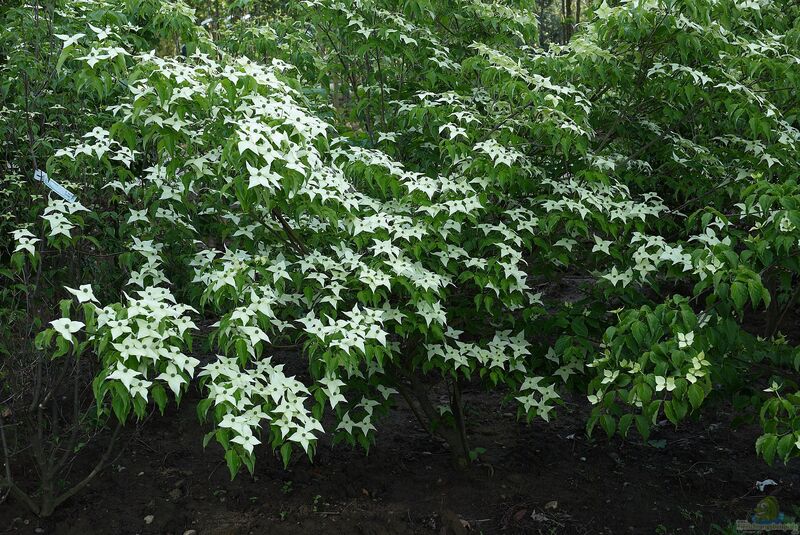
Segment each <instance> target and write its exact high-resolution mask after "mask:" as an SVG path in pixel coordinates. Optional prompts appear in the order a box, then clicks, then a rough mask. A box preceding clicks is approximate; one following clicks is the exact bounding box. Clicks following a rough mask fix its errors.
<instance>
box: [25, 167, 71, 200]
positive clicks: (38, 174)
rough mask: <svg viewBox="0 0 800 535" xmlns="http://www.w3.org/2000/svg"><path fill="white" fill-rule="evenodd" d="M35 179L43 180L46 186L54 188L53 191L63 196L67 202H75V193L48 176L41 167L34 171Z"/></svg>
mask: <svg viewBox="0 0 800 535" xmlns="http://www.w3.org/2000/svg"><path fill="white" fill-rule="evenodd" d="M33 179H34V180H39V181H41V182H42V183H43V184H44V185H45V186H47V187H48V188H50V189H51V190H53V193H55V194H56V195H58V196H59V197H61V198H62V199H64V200H65V201H67V202H75V195H74V194H73V193H70V192H69V191H68V190H67V188H65V187H64V186H62V185H61V184H59V183H58V182H56V181H55V180H53V179H51V178H50V177H48V176H47V173H45V172H44V171H42V170H41V169H37V170H36V171H34V172H33Z"/></svg>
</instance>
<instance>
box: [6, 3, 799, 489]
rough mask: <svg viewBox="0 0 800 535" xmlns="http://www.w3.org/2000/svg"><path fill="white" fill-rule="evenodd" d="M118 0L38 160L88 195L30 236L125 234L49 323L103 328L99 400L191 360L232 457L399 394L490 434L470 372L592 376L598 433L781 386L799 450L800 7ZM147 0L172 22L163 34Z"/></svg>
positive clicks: (119, 414) (307, 436)
mask: <svg viewBox="0 0 800 535" xmlns="http://www.w3.org/2000/svg"><path fill="white" fill-rule="evenodd" d="M105 4H107V5H108V6H111V7H103V8H102V9H99V10H98V11H95V12H93V14H91V15H88V16H87V20H90V21H92V24H89V23H88V22H87V26H86V27H85V28H81V29H79V30H77V31H75V33H72V34H70V35H64V36H63V38H62V37H59V39H61V40H62V41H63V47H62V49H61V51H60V57H59V60H58V63H59V69H60V71H59V72H61V73H63V74H62V76H64V77H65V78H69V79H71V80H73V81H74V83H75V87H76V90H81V91H82V92H83V93H82V94H85V95H86V98H90V97H89V96H88V94H87V93H89V92H90V94H91V95H93V96H92V97H91V98H97V99H98V101H99V102H103V107H102V110H101V112H102V115H101V118H102V119H101V120H99V121H97V124H96V125H95V126H93V128H91V129H89V128H87V129H86V131H85V133H79V134H77V137H76V138H75V139H73V140H72V142H64V143H61V144H60V145H59V146H58V147H57V148H54V150H53V151H52V152H53V153H52V157H51V158H50V159H49V160H48V162H47V166H46V167H47V172H48V173H49V175H50V176H54V177H63V178H65V179H66V178H67V177H69V178H70V179H72V180H73V181H74V182H76V183H80V181H81V180H82V178H81V177H86V178H85V179H84V180H86V181H87V182H86V183H87V185H88V182H91V185H92V187H93V189H91V190H88V189H86V190H84V189H83V188H82V189H81V194H83V193H87V194H88V193H89V192H90V191H91V193H92V195H93V196H91V197H90V196H88V195H80V201H79V202H77V201H76V202H64V201H59V200H54V199H50V201H49V202H48V203H47V207H46V208H45V209H44V210H43V212H42V216H41V218H39V219H42V220H43V221H39V219H36V220H24V219H22V220H21V221H19V222H18V223H19V224H18V226H17V227H16V228H15V229H14V230H13V234H12V237H13V240H14V251H15V252H14V256H13V257H12V261H13V262H14V263H15V264H16V265H17V267H18V269H19V270H22V271H23V272H25V270H27V269H28V268H29V265H30V266H35V263H36V262H40V259H39V257H40V255H41V252H40V251H39V249H37V244H38V245H44V244H46V245H47V246H48V247H51V246H52V247H56V248H60V249H66V248H69V247H74V246H75V245H76V243H77V242H78V241H79V240H78V236H79V235H78V234H77V231H78V230H80V233H81V234H80V236H85V239H90V237H91V238H93V242H97V244H98V247H99V248H100V250H102V247H103V243H102V241H101V240H100V238H99V237H98V236H96V235H95V236H92V234H94V233H92V232H91V230H89V229H88V227H89V225H87V223H86V221H87V217H88V216H87V215H86V214H87V213H91V214H100V213H101V212H102V213H103V214H104V216H103V217H106V218H107V219H108V220H109V221H112V222H113V223H110V224H111V226H112V228H113V229H114V230H113V235H114V236H117V237H119V238H118V239H119V241H120V242H121V244H124V246H125V247H126V248H127V249H128V252H125V253H124V254H121V255H119V264H120V266H121V267H122V268H123V273H124V275H123V278H124V280H123V281H121V282H122V292H121V293H120V295H118V296H116V299H112V300H111V301H106V302H105V305H104V306H101V303H99V302H98V299H97V298H95V296H94V293H93V289H97V288H95V286H94V285H92V281H91V280H89V281H86V280H82V281H80V282H81V283H82V285H80V286H79V287H78V288H73V286H74V285H75V284H77V282H76V283H71V284H72V285H73V286H69V287H67V288H65V289H64V292H66V294H64V295H65V296H68V297H72V299H73V300H77V301H78V302H79V303H80V305H81V306H80V310H81V314H80V315H75V314H74V312H75V311H74V310H73V308H72V306H71V304H70V302H69V301H67V302H66V304H65V305H64V306H63V307H62V317H61V318H60V319H54V320H52V321H51V322H50V326H51V329H49V330H45V331H44V332H43V333H42V334H40V337H39V342H40V346H46V347H50V346H53V347H54V351H55V355H54V356H56V357H58V356H61V355H63V354H65V353H66V352H67V351H69V350H70V348H74V349H73V350H74V351H76V352H78V351H80V352H83V351H86V350H88V349H89V348H91V351H92V352H93V353H94V355H95V356H96V358H97V360H98V362H100V363H101V366H100V370H99V372H98V373H97V375H96V376H95V379H94V383H93V387H94V394H95V397H96V400H97V402H98V406H99V407H100V409H101V411H102V410H109V409H108V407H109V406H110V407H111V409H110V410H111V411H113V414H114V415H115V417H116V418H117V419H118V420H120V421H125V420H126V419H127V418H128V417H129V415H130V413H134V414H135V415H137V416H139V417H141V416H142V415H143V414H144V413H145V411H146V407H147V404H148V403H149V402H151V401H152V402H154V403H155V404H156V405H157V406H158V407H159V408H160V409H161V410H162V412H163V410H164V407H165V405H166V403H167V400H168V398H169V397H174V398H175V399H177V400H180V398H181V397H182V396H183V395H184V394H185V392H186V390H187V389H188V388H189V385H191V384H192V383H193V382H194V383H196V384H197V385H199V387H200V389H201V391H202V392H203V395H204V398H203V399H202V400H201V401H200V402H199V403H198V407H197V412H198V415H199V416H200V418H201V419H202V420H204V421H208V422H210V424H211V425H212V430H211V431H210V433H209V435H208V437H207V440H211V439H212V438H213V439H215V440H216V441H217V442H219V443H220V444H221V445H222V446H223V447H224V449H225V451H226V460H227V462H228V466H229V468H230V470H231V473H232V474H235V473H236V472H237V471H238V470H239V469H240V468H241V466H242V465H244V466H246V467H247V468H248V469H250V470H251V471H252V470H253V466H254V462H255V454H256V452H257V451H259V449H262V448H267V449H271V450H274V451H279V452H280V454H281V456H282V458H283V460H284V462H288V459H289V457H290V455H291V454H292V451H293V449H298V450H302V451H304V452H305V453H307V454H308V455H312V454H313V452H314V449H315V447H316V444H317V441H318V440H319V439H320V437H321V436H322V435H323V434H324V433H330V434H331V435H333V436H334V438H335V440H344V441H347V442H349V443H351V444H361V445H362V446H363V447H365V448H368V447H369V445H370V444H371V443H372V442H373V440H374V439H375V422H376V419H377V418H378V417H379V416H380V415H381V414H383V413H385V412H386V411H387V410H388V408H389V407H390V405H391V404H392V403H395V402H396V401H397V398H402V399H403V400H404V401H405V402H406V403H408V404H409V406H410V407H411V408H412V410H413V411H414V414H415V415H416V416H417V418H418V419H419V420H420V422H421V423H423V424H424V425H426V426H427V427H429V429H430V430H431V431H432V433H435V434H437V435H439V436H440V437H441V438H443V439H444V440H445V441H446V442H447V443H448V444H449V445H450V447H451V448H452V450H453V452H454V455H455V456H456V457H457V458H458V459H460V460H461V461H462V462H465V461H467V460H469V459H471V458H473V459H474V457H475V453H474V452H473V451H472V450H470V448H469V446H468V443H467V436H466V435H467V431H466V426H465V415H464V398H463V396H462V388H463V385H464V384H465V383H467V382H470V383H474V384H478V383H480V384H483V385H485V386H487V387H490V388H497V389H499V390H501V391H502V392H504V393H505V394H506V395H507V400H508V401H509V402H511V403H514V404H515V405H516V407H517V410H518V414H519V416H520V417H521V418H524V419H527V420H530V419H532V418H537V417H538V418H542V419H544V420H546V421H547V420H549V419H550V418H551V417H553V416H554V414H557V410H556V407H557V406H558V405H559V404H560V403H561V402H562V401H561V398H562V395H563V393H564V392H566V391H567V390H573V391H578V392H583V393H584V394H585V395H588V399H589V402H590V403H591V404H592V405H593V411H592V415H591V418H590V421H589V422H588V428H589V430H590V431H591V430H592V429H593V428H594V427H595V426H596V425H597V424H598V423H599V424H600V425H601V426H602V428H603V429H604V430H605V431H606V432H607V433H608V434H609V435H613V434H614V433H616V432H619V433H620V434H622V435H626V434H627V433H628V432H629V430H630V429H631V426H632V424H635V428H636V429H637V430H638V432H639V433H640V434H641V435H643V436H644V437H647V435H648V433H649V430H650V427H651V426H652V425H654V424H655V423H657V422H658V421H659V420H660V419H661V418H662V416H663V417H664V418H666V419H668V420H669V421H671V422H673V423H675V424H676V425H677V424H678V423H679V422H680V421H681V420H683V419H684V418H686V417H688V416H689V415H690V414H692V413H694V412H695V411H698V410H700V409H701V407H702V406H703V405H704V403H706V402H707V400H720V399H727V398H732V399H733V400H734V402H735V404H736V405H737V407H739V406H741V407H742V408H746V407H745V405H746V406H747V407H750V408H752V409H759V408H761V419H762V424H763V426H764V429H765V434H764V436H763V437H762V438H761V439H759V442H758V449H759V451H760V452H761V453H762V454H763V455H764V457H765V458H766V459H767V460H769V461H771V460H772V458H773V457H774V456H775V454H776V452H777V454H779V456H780V457H781V458H783V459H788V458H789V457H791V456H794V455H797V454H798V453H800V428H797V429H795V427H796V425H795V418H794V416H795V412H796V410H797V403H798V402H797V398H798V396H797V394H790V395H788V396H784V395H782V394H781V392H782V391H783V389H784V388H789V389H791V390H795V389H796V386H795V385H794V384H793V383H791V382H790V381H789V380H788V379H784V377H786V376H787V372H790V371H791V369H792V368H794V369H797V366H798V364H800V359H798V358H797V356H798V353H797V350H796V348H795V347H794V346H792V344H791V343H790V341H789V340H787V338H786V337H784V336H782V335H781V334H780V329H781V326H782V324H783V319H784V316H785V315H786V313H787V311H789V310H790V309H791V307H792V305H793V304H794V301H795V299H796V296H797V290H796V287H797V285H796V283H795V282H794V281H793V276H794V274H795V273H796V272H797V271H798V267H800V266H798V264H797V255H796V252H795V250H796V248H797V247H798V246H800V242H798V238H800V236H798V235H797V233H798V230H797V227H798V225H800V222H798V220H799V219H800V217H798V211H797V203H798V201H797V199H798V195H797V191H796V190H797V186H796V184H795V181H796V179H797V176H798V167H797V161H796V157H795V155H796V153H797V149H798V142H800V133H799V132H798V130H797V117H798V115H797V109H798V102H797V101H796V98H794V96H793V95H794V94H796V90H797V82H798V75H797V72H798V70H797V64H798V63H800V59H798V56H797V50H798V46H797V45H798V31H797V29H796V28H795V27H793V26H792V21H793V20H794V19H793V16H795V15H797V13H796V11H797V7H796V6H790V5H789V3H788V2H770V3H766V2H761V3H760V2H745V3H743V2H736V1H733V0H719V1H710V0H709V1H705V0H682V1H673V0H659V1H656V0H649V1H640V0H635V1H629V2H621V3H620V4H619V5H615V6H613V7H611V6H609V5H607V4H606V3H605V2H603V3H601V4H599V5H597V6H596V8H595V10H594V15H593V17H592V18H591V20H590V21H589V22H588V23H587V24H586V25H585V27H584V28H583V29H582V31H580V32H578V33H577V34H576V36H575V37H574V38H573V40H572V41H571V42H570V43H569V44H568V45H565V46H560V47H558V46H551V47H550V48H549V49H548V50H543V49H541V48H538V47H537V46H536V20H535V18H534V16H533V15H532V14H531V13H530V12H529V11H527V10H526V9H525V8H523V7H519V6H517V5H516V2H502V3H498V2H485V1H482V0H470V1H452V2H451V1H447V2H427V1H423V0H421V1H415V2H394V1H390V0H385V1H377V0H375V1H368V0H362V1H359V2H352V3H347V2H337V1H333V0H314V1H309V2H298V3H296V5H293V6H290V7H289V8H288V10H286V11H284V12H281V13H280V15H275V16H274V17H272V18H264V17H252V18H248V19H247V20H245V19H242V20H238V21H231V23H230V26H229V27H221V28H219V29H218V34H219V36H218V37H219V44H217V43H215V42H213V41H212V39H211V37H210V36H209V35H208V34H207V33H206V32H205V31H204V30H203V29H202V28H200V27H198V26H197V25H196V24H195V23H193V22H191V20H192V12H191V10H190V9H189V8H188V7H187V6H185V5H184V4H182V3H173V2H155V1H147V2H139V3H137V2H132V3H131V2H128V3H125V4H124V5H123V3H121V2H120V3H116V2H106V3H105ZM106 9H110V10H111V11H105V10H106ZM130 10H133V13H137V14H138V16H141V17H144V18H145V20H146V21H147V22H146V26H145V27H147V28H160V29H162V30H164V29H165V30H164V31H165V33H166V34H171V35H174V36H175V37H176V39H177V40H178V42H177V43H176V44H174V45H173V44H172V43H168V42H161V43H159V46H160V47H161V48H160V49H159V48H157V49H149V48H146V47H143V46H142V45H143V44H144V43H142V42H141V41H139V40H138V39H137V38H136V37H135V33H134V28H133V27H131V25H130V22H128V21H127V20H126V18H125V17H126V16H132V13H131V11H130ZM112 13H120V14H128V15H112ZM181 50H183V53H180V52H181ZM36 215H37V217H38V213H37V214H36ZM19 217H20V218H22V217H23V215H22V214H21V215H20V216H19ZM87 230H89V232H87ZM570 281H571V282H570ZM565 283H569V284H571V285H572V286H574V287H576V288H575V289H576V292H575V295H574V296H572V297H570V298H568V299H564V298H563V296H562V295H560V294H559V293H558V292H555V291H554V288H557V287H558V286H559V285H562V284H565ZM62 293H63V292H62ZM764 309H766V312H765V314H766V315H767V317H768V318H769V319H768V325H767V326H766V327H765V328H763V329H761V331H759V332H756V329H758V327H757V326H756V325H754V324H748V323H746V318H748V317H750V316H751V315H753V314H755V313H756V312H757V311H759V310H764ZM206 319H209V321H205V320H206ZM201 320H203V321H202V322H201ZM209 323H210V324H211V325H210V326H209V327H207V329H208V349H209V350H210V352H211V354H213V355H214V357H213V358H211V359H210V360H206V361H201V360H200V359H199V358H198V356H197V355H196V354H195V355H194V356H193V353H192V348H193V339H194V338H195V337H196V335H197V334H199V333H200V329H198V325H201V324H202V325H203V326H205V325H207V324H209ZM745 327H747V328H745ZM280 346H296V347H300V348H301V349H302V350H301V352H300V353H299V354H297V355H295V356H293V357H291V358H293V359H301V360H302V362H304V363H305V362H307V368H308V378H305V376H303V377H298V376H296V375H291V374H290V373H291V372H288V371H287V363H286V362H284V359H283V358H280V359H279V358H277V357H276V354H275V348H277V347H280ZM762 372H763V375H762ZM773 381H774V384H773ZM437 382H438V383H441V385H440V387H441V389H442V390H445V389H446V391H447V397H448V398H449V403H448V404H447V405H446V406H443V407H441V406H438V403H437V402H436V399H435V396H434V395H433V394H432V393H431V386H432V384H433V383H437ZM770 385H772V386H770ZM764 387H767V388H766V391H765V389H764ZM773 396H774V397H773ZM742 400H745V401H746V403H745V404H742V403H741V402H742ZM744 412H746V411H744ZM326 414H330V415H332V416H333V420H325V419H324V418H323V417H324V416H325V415H326Z"/></svg>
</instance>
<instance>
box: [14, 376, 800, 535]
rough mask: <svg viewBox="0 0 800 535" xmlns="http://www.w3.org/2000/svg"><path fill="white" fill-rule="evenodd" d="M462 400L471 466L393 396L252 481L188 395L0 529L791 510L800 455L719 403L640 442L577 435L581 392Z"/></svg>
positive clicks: (684, 519)
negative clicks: (69, 487)
mask: <svg viewBox="0 0 800 535" xmlns="http://www.w3.org/2000/svg"><path fill="white" fill-rule="evenodd" d="M465 398H466V400H467V402H468V404H469V407H468V408H469V413H468V420H469V422H470V427H469V432H470V437H471V442H472V444H471V445H472V446H473V447H476V446H480V447H483V448H485V449H486V453H485V454H484V455H483V461H484V462H483V464H481V465H479V466H475V467H474V468H471V469H469V470H467V471H462V472H459V471H454V470H453V469H452V468H451V464H450V458H449V456H448V454H447V452H446V451H445V450H444V449H443V448H442V446H441V445H440V444H438V443H437V442H435V441H434V440H432V439H431V438H429V437H428V436H427V434H425V433H424V432H422V431H421V430H420V429H419V427H418V426H417V424H416V422H415V421H414V420H413V417H412V415H411V413H410V411H409V410H408V409H407V408H406V407H405V406H403V405H400V406H398V407H397V408H396V409H395V410H394V411H393V412H392V413H391V414H390V415H389V416H388V417H387V418H386V419H384V420H383V421H382V423H381V425H380V426H379V433H378V442H377V445H376V446H375V447H374V448H373V449H372V450H370V452H369V454H368V455H365V454H364V452H363V451H361V450H357V449H356V450H354V449H350V448H349V447H347V446H341V445H340V446H336V447H333V448H331V447H330V446H329V445H328V444H321V445H320V447H319V448H318V455H317V457H316V458H315V460H314V462H313V463H311V462H309V461H308V459H306V458H297V459H295V460H293V462H292V464H291V465H290V467H289V469H288V470H284V469H283V468H282V465H281V463H280V462H279V461H278V459H276V458H271V457H270V456H269V455H266V454H264V452H262V454H261V455H260V456H259V459H258V462H257V464H256V473H255V476H254V477H250V475H249V474H247V473H246V472H245V473H242V474H240V475H239V476H238V477H237V479H235V480H234V481H230V479H229V475H228V471H227V468H226V466H225V464H224V462H223V459H222V454H221V453H220V451H221V450H220V448H219V447H218V446H216V445H209V447H208V448H207V449H206V450H205V451H204V450H203V448H202V437H203V434H204V431H205V429H204V428H203V427H202V426H200V425H199V424H198V423H197V419H196V416H195V414H194V403H192V400H191V399H186V400H185V401H186V402H185V403H183V405H182V407H181V408H180V409H174V408H173V409H171V413H168V414H167V415H166V417H163V418H162V417H158V416H156V417H153V418H151V419H150V420H149V421H148V422H146V423H145V424H144V425H143V429H141V430H140V431H139V432H138V433H135V432H133V431H130V432H129V435H128V445H127V448H126V450H125V452H124V454H123V455H122V457H120V458H119V460H118V461H117V463H116V464H115V465H114V466H113V467H112V468H110V469H108V470H107V471H105V472H104V473H102V474H101V475H100V476H98V478H97V479H96V480H95V481H94V483H92V484H91V485H90V487H88V488H87V489H85V490H84V491H83V492H82V493H81V494H79V495H78V496H76V497H75V498H73V499H72V500H70V501H69V502H67V503H66V504H64V505H63V506H62V507H61V508H60V509H59V510H58V511H57V512H56V513H55V515H54V516H53V517H52V518H50V519H47V520H39V519H37V518H36V517H34V516H32V515H30V514H28V513H26V512H25V510H24V509H23V508H21V507H20V506H19V505H17V504H15V503H13V502H9V503H6V504H3V505H0V532H6V533H58V534H62V533H63V534H76V535H77V534H92V533H102V534H138V533H140V534H152V533H159V534H176V535H183V534H186V533H188V534H189V535H191V534H192V533H193V532H194V533H195V534H197V535H206V534H208V535H227V534H230V535H234V534H264V533H270V534H271V533H276V534H284V533H285V534H309V533H311V534H313V533H335V534H342V535H345V534H351V533H352V534H384V533H389V534H394V533H397V534H399V533H420V534H423V533H424V534H437V535H443V534H444V535H446V534H465V533H476V534H477V533H484V534H490V533H504V534H505V533H509V534H513V533H542V534H559V533H569V534H583V533H585V534H600V533H625V534H629V533H637V534H638V533H660V534H667V533H670V534H672V533H674V534H690V533H721V531H718V530H717V528H714V527H713V525H714V524H717V525H719V526H723V527H727V526H730V525H731V524H732V523H733V522H735V520H736V519H745V518H747V517H748V516H749V515H750V514H752V510H753V508H754V507H755V505H756V504H757V503H758V501H759V500H760V499H761V498H762V497H763V496H764V495H765V494H766V493H769V494H772V495H774V496H775V497H776V498H777V499H778V500H779V502H780V505H781V509H782V510H783V511H784V512H785V513H786V514H787V516H788V515H794V514H795V513H794V509H793V506H794V505H800V465H799V464H794V463H793V464H790V465H789V466H788V467H786V466H783V465H782V464H776V465H775V466H773V467H769V466H767V465H766V464H764V463H763V461H761V460H759V459H758V458H757V457H756V454H755V451H754V441H755V438H756V436H757V435H758V429H757V428H756V427H754V426H747V427H742V428H737V429H734V428H732V426H731V421H732V414H730V413H729V412H728V411H726V410H724V409H719V410H715V411H708V414H709V415H710V419H709V416H706V417H703V418H701V419H700V420H699V421H696V422H690V423H688V424H686V425H683V426H681V428H680V429H679V430H677V431H676V430H675V429H674V428H673V427H672V426H671V425H665V426H662V427H660V428H659V429H658V430H656V432H655V433H654V435H653V437H652V438H651V443H650V444H643V443H642V441H641V440H631V441H622V440H620V439H618V438H615V439H612V440H607V439H606V438H605V435H603V434H602V432H600V434H598V435H596V436H595V438H593V439H589V438H587V437H586V436H585V432H584V423H585V421H586V414H587V412H588V408H587V407H586V406H585V404H584V403H583V402H582V401H580V400H577V401H575V402H572V403H568V404H567V407H565V408H562V409H561V411H560V412H559V414H558V415H557V418H556V419H555V421H554V422H552V423H551V424H546V423H544V422H541V421H537V422H534V423H533V424H531V425H525V424H521V423H518V422H516V421H515V417H514V414H513V408H511V407H506V408H505V409H504V408H502V407H500V404H499V397H498V395H497V394H496V393H491V392H483V391H480V390H467V392H466V394H465ZM600 435H602V437H601V436H600ZM83 469H84V467H82V466H79V465H76V466H75V467H74V472H75V473H76V474H80V473H81V472H83ZM766 479H773V480H775V481H776V482H777V483H778V485H777V486H769V487H767V488H766V489H765V491H764V492H759V491H758V489H757V488H756V486H755V483H756V482H757V481H760V480H766ZM148 521H149V523H148Z"/></svg>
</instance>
